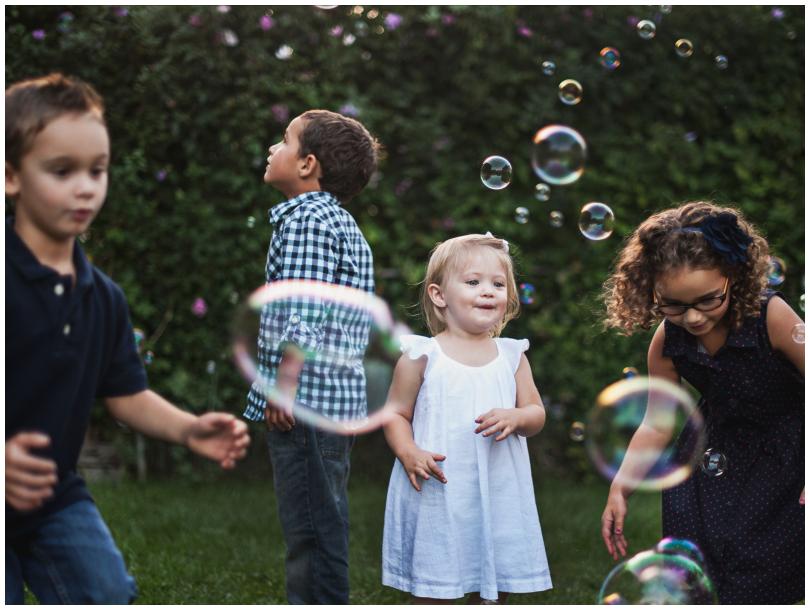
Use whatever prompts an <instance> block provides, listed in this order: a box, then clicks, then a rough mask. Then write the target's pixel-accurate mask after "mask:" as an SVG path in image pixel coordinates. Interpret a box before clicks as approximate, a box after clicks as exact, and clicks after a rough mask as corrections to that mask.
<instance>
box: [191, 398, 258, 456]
mask: <svg viewBox="0 0 810 610" xmlns="http://www.w3.org/2000/svg"><path fill="white" fill-rule="evenodd" d="M186 444H187V445H188V447H189V449H191V450H192V451H194V452H195V453H199V454H200V455H202V456H204V457H207V458H209V459H212V460H214V461H215V462H219V465H220V466H222V467H223V468H226V469H230V468H233V467H234V466H236V460H240V459H242V458H243V457H245V453H247V446H248V445H249V444H250V435H249V434H248V428H247V424H245V422H243V421H241V420H239V419H236V418H235V417H234V416H233V415H231V414H230V413H218V412H212V413H203V414H202V415H200V416H199V417H198V418H197V419H196V421H195V422H194V423H193V424H192V426H191V429H190V430H189V432H188V437H187V440H186Z"/></svg>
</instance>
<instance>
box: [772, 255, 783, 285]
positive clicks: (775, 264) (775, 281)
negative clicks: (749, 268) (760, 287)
mask: <svg viewBox="0 0 810 610" xmlns="http://www.w3.org/2000/svg"><path fill="white" fill-rule="evenodd" d="M786 272H787V265H786V264H785V261H784V260H782V259H781V258H779V257H778V256H772V257H771V261H770V265H769V266H768V286H779V285H780V284H781V283H782V282H784V281H785V273H786Z"/></svg>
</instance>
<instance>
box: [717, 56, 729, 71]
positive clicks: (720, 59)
mask: <svg viewBox="0 0 810 610" xmlns="http://www.w3.org/2000/svg"><path fill="white" fill-rule="evenodd" d="M714 65H715V66H717V69H718V70H725V69H726V68H728V57H726V56H725V55H718V56H717V57H715V58H714Z"/></svg>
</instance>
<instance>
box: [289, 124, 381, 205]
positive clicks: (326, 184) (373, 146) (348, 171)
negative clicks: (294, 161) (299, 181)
mask: <svg viewBox="0 0 810 610" xmlns="http://www.w3.org/2000/svg"><path fill="white" fill-rule="evenodd" d="M301 118H302V119H303V120H304V128H303V129H302V130H301V135H300V137H299V143H300V150H299V156H300V157H302V158H303V157H306V156H307V155H309V154H312V155H315V158H317V159H318V163H320V166H321V177H320V186H321V189H322V190H324V191H327V192H329V193H332V194H333V195H334V196H335V197H337V198H338V199H339V200H340V201H342V202H344V203H345V202H347V201H349V200H350V199H351V198H352V197H354V196H355V195H357V194H358V193H359V192H360V191H362V190H363V189H364V188H365V186H366V185H367V184H368V181H369V179H370V178H371V175H372V174H373V173H374V170H375V169H377V156H378V152H379V144H378V142H377V140H376V139H375V138H374V137H372V135H371V134H370V133H369V132H368V130H367V129H366V128H365V127H363V125H362V123H360V121H356V120H355V119H352V118H350V117H347V116H343V115H342V114H338V113H336V112H330V111H329V110H308V111H307V112H305V113H304V114H302V115H301Z"/></svg>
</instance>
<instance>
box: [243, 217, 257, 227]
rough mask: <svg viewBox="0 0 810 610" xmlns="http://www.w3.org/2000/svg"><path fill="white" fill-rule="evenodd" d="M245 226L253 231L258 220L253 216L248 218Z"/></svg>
mask: <svg viewBox="0 0 810 610" xmlns="http://www.w3.org/2000/svg"><path fill="white" fill-rule="evenodd" d="M245 226H247V228H248V229H252V228H253V227H255V226H256V218H254V217H253V216H248V217H247V221H245Z"/></svg>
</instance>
